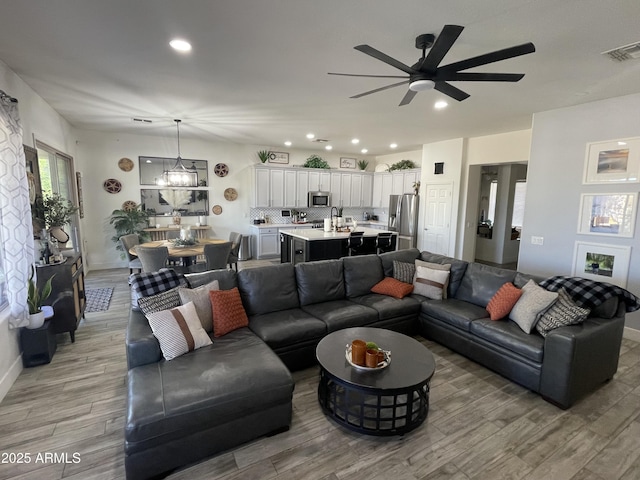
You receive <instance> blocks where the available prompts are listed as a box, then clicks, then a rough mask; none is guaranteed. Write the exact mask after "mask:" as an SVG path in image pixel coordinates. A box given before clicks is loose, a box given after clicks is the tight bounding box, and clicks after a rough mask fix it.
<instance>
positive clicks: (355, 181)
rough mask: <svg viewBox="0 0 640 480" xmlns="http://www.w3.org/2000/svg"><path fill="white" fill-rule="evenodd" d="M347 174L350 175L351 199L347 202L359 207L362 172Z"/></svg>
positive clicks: (360, 204)
mask: <svg viewBox="0 0 640 480" xmlns="http://www.w3.org/2000/svg"><path fill="white" fill-rule="evenodd" d="M349 176H350V177H351V200H350V202H349V206H350V207H361V206H362V174H361V173H353V174H351V175H349ZM345 206H346V205H345Z"/></svg>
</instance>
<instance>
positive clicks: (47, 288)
mask: <svg viewBox="0 0 640 480" xmlns="http://www.w3.org/2000/svg"><path fill="white" fill-rule="evenodd" d="M35 271H36V269H35V268H34V267H33V265H31V275H29V280H27V305H28V306H29V325H27V328H40V327H41V326H42V325H44V317H45V312H44V311H43V308H44V307H43V305H42V302H44V301H45V300H46V299H47V298H49V296H50V295H51V282H52V281H53V277H55V274H53V275H52V276H51V277H49V279H48V280H47V281H46V283H45V284H44V287H43V288H42V291H39V290H38V286H37V285H36V282H35V280H34V279H33V277H34V275H35Z"/></svg>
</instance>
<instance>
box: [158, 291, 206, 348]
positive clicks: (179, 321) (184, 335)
mask: <svg viewBox="0 0 640 480" xmlns="http://www.w3.org/2000/svg"><path fill="white" fill-rule="evenodd" d="M147 319H148V320H149V325H150V326H151V330H153V335H154V336H155V337H156V338H157V339H158V342H159V343H160V350H162V356H163V357H164V358H165V360H172V359H174V358H176V357H179V356H180V355H184V354H185V353H188V352H192V351H194V350H197V349H198V348H202V347H204V346H206V345H211V339H210V338H209V335H207V332H205V331H204V328H202V323H200V319H199V318H198V314H197V313H196V307H195V306H194V305H193V303H192V302H189V303H187V304H186V305H181V306H179V307H176V308H172V309H170V310H164V311H161V312H154V313H150V314H149V315H147Z"/></svg>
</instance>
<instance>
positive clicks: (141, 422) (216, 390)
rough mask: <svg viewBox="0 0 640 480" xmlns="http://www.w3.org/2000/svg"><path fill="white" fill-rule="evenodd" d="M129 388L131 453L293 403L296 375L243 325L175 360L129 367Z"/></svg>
mask: <svg viewBox="0 0 640 480" xmlns="http://www.w3.org/2000/svg"><path fill="white" fill-rule="evenodd" d="M239 352H241V353H242V354H239ZM239 379H242V380H241V381H239ZM127 389H128V403H127V406H128V408H127V418H126V424H125V439H126V441H127V452H128V454H129V455H131V454H133V453H135V452H136V451H142V450H147V449H149V448H151V447H153V446H156V445H162V444H167V443H169V442H171V441H172V440H177V439H181V438H183V437H185V435H187V434H189V433H194V432H200V431H205V430H207V429H210V428H212V427H214V426H216V425H222V424H225V423H228V422H231V421H233V420H235V419H237V418H239V417H242V416H246V415H249V414H251V413H253V412H259V411H262V410H264V409H265V408H267V407H269V406H272V405H278V404H281V403H285V402H287V401H290V400H291V396H292V394H293V379H292V378H291V374H290V373H289V371H288V370H287V368H286V367H285V366H284V365H283V363H282V361H281V360H280V359H279V358H278V357H277V356H276V354H275V353H273V351H271V349H270V348H269V347H268V346H267V345H266V344H265V343H264V342H262V341H261V340H260V339H259V338H258V337H257V336H256V335H255V334H253V333H252V332H251V331H250V330H249V329H248V328H241V329H239V330H235V331H233V332H231V333H229V334H228V335H226V336H224V337H222V338H220V339H218V340H216V341H215V342H214V343H213V344H212V345H209V346H206V347H204V348H201V349H199V350H196V351H194V352H191V353H189V354H188V355H182V356H181V357H178V358H176V359H174V360H172V361H171V362H158V363H153V364H150V365H143V366H140V367H137V368H134V369H132V370H129V372H128V381H127Z"/></svg>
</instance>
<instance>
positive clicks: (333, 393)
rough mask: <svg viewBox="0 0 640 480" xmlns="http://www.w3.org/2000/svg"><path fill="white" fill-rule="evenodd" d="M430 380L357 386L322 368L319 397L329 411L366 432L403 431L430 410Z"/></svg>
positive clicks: (410, 428) (361, 431)
mask: <svg viewBox="0 0 640 480" xmlns="http://www.w3.org/2000/svg"><path fill="white" fill-rule="evenodd" d="M429 380H430V379H427V380H425V381H424V382H422V383H420V384H418V385H413V386H410V387H406V388H400V389H396V390H379V389H375V388H365V387H358V386H356V385H352V384H349V383H344V382H342V381H341V380H340V379H339V378H336V377H334V376H332V375H331V374H330V373H328V372H327V371H326V370H325V369H323V368H321V369H320V383H319V384H318V400H319V402H320V405H321V406H322V409H323V411H324V412H325V414H326V415H328V416H329V417H330V418H332V419H333V420H334V421H336V422H337V423H339V424H341V425H343V426H344V427H346V428H348V429H350V430H353V431H356V432H359V433H364V434H367V435H380V436H384V435H404V434H405V433H408V432H410V431H411V430H413V429H414V428H416V427H418V426H420V425H421V424H422V422H424V420H425V418H427V413H428V412H429Z"/></svg>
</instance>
